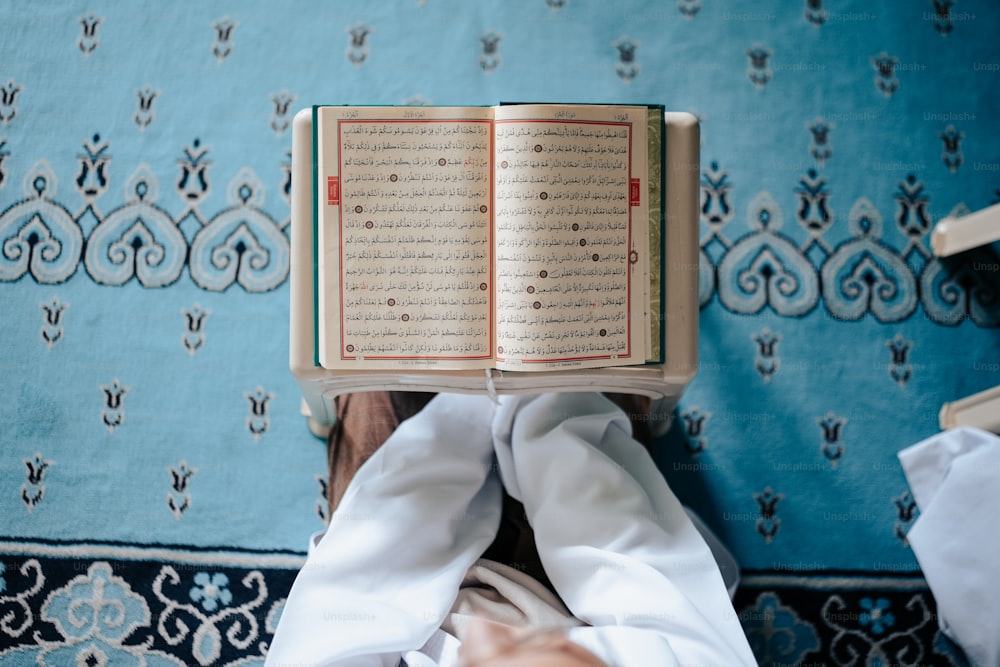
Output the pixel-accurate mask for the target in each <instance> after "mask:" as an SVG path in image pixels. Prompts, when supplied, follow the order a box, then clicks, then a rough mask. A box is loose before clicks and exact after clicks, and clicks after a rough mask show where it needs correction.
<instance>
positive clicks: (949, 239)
mask: <svg viewBox="0 0 1000 667" xmlns="http://www.w3.org/2000/svg"><path fill="white" fill-rule="evenodd" d="M996 241H1000V204H994V205H993V206H989V207H987V208H984V209H981V210H979V211H976V212H974V213H969V214H968V215H963V216H961V217H951V216H949V217H946V218H943V219H941V220H940V221H939V222H938V223H937V225H935V226H934V231H933V232H932V234H931V249H932V250H933V251H934V254H935V256H937V257H948V256H950V255H954V254H956V253H960V252H962V251H965V250H971V249H972V248H977V247H979V246H984V245H987V244H990V243H994V242H996ZM938 425H939V426H940V427H941V429H942V430H944V429H949V428H957V427H959V426H974V427H976V428H981V429H984V430H987V431H992V432H994V433H1000V385H998V386H996V387H993V388H992V389H986V390H985V391H981V392H979V393H976V394H973V395H971V396H966V397H965V398H961V399H959V400H957V401H950V402H947V403H945V404H943V405H942V406H941V411H940V413H939V414H938Z"/></svg>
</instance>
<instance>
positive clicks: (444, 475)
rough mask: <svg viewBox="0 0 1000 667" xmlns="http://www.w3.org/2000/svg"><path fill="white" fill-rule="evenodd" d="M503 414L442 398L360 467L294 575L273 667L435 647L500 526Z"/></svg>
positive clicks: (393, 659)
mask: <svg viewBox="0 0 1000 667" xmlns="http://www.w3.org/2000/svg"><path fill="white" fill-rule="evenodd" d="M494 410H495V406H494V404H493V403H492V402H490V401H489V399H487V398H486V397H482V396H459V395H438V396H436V397H435V398H434V399H433V400H431V401H430V402H429V403H428V404H427V405H426V406H425V407H424V408H423V409H422V410H420V411H419V412H418V413H417V414H416V415H414V416H413V417H411V418H410V419H407V420H405V421H403V422H402V423H400V425H399V426H398V428H396V430H395V431H394V432H393V433H392V435H390V436H389V438H388V439H387V440H386V441H385V442H384V443H383V444H382V446H380V447H378V448H377V450H376V451H375V453H374V454H372V455H371V457H370V458H369V459H368V460H367V461H365V462H364V463H362V464H361V465H360V466H359V467H358V468H357V470H356V472H355V474H354V476H353V478H352V479H351V481H350V483H349V484H348V486H347V488H346V490H345V491H344V492H343V494H342V495H341V497H340V499H339V502H338V504H337V507H336V510H335V512H334V513H333V515H332V516H331V519H330V525H329V528H328V529H327V531H326V535H325V536H324V537H323V539H322V540H321V541H320V542H319V544H317V545H316V546H315V548H314V549H313V550H312V552H311V553H310V556H309V558H308V560H307V561H306V563H305V565H304V566H303V567H302V570H301V571H300V572H299V574H298V576H297V577H296V580H295V583H294V584H293V586H292V590H291V592H290V593H289V597H288V601H287V603H286V605H285V608H284V610H283V611H282V615H281V620H280V623H279V626H278V631H277V632H276V634H275V637H274V641H273V643H272V645H271V648H270V651H269V653H268V661H269V662H268V664H269V665H270V664H275V665H277V664H285V663H302V664H327V663H331V662H335V661H337V660H344V659H347V658H352V657H353V658H356V660H355V661H354V662H350V663H349V664H352V665H355V664H356V665H362V664H363V665H385V664H392V665H394V664H396V663H397V662H398V659H399V655H400V652H401V651H405V650H411V649H416V648H419V647H420V646H422V645H423V643H424V642H426V641H427V639H428V638H429V637H430V636H431V635H432V634H433V633H434V631H435V630H436V629H437V628H438V627H439V626H440V624H441V621H442V619H443V618H444V616H445V614H447V612H448V611H449V608H450V606H451V604H452V603H453V602H454V599H455V596H456V595H457V593H458V589H459V585H460V584H461V582H462V579H463V578H464V576H465V574H466V572H467V571H468V568H469V566H470V565H471V564H472V563H473V562H474V561H475V560H476V559H477V558H478V557H479V555H480V554H482V553H483V550H484V549H486V547H487V546H488V545H489V544H490V542H491V541H492V540H493V538H494V537H495V534H496V529H497V525H498V524H499V521H500V511H501V485H500V480H499V478H498V476H497V474H496V472H495V465H494V450H493V441H492V435H491V423H492V418H493V413H494ZM361 656H367V657H366V658H364V659H362V658H361ZM338 664H340V663H338Z"/></svg>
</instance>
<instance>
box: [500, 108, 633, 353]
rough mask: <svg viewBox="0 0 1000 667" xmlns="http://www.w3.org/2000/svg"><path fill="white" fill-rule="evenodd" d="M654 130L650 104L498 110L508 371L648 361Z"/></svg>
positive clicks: (503, 317)
mask: <svg viewBox="0 0 1000 667" xmlns="http://www.w3.org/2000/svg"><path fill="white" fill-rule="evenodd" d="M646 124H647V110H646V108H645V107H605V106H588V105H511V106H501V107H499V108H498V109H497V111H496V122H495V135H496V141H495V146H494V170H495V176H494V180H495V184H496V185H495V192H494V198H495V201H496V222H495V226H496V232H495V233H496V242H495V245H496V256H495V275H496V285H497V287H496V313H497V314H496V326H497V348H496V355H497V360H498V363H497V367H498V368H502V369H505V370H548V369H553V368H567V367H569V368H572V367H597V366H615V365H627V364H642V363H645V361H646V359H647V347H648V345H647V343H648V341H649V338H650V337H649V319H648V318H649V316H650V313H649V298H648V294H649V274H648V265H649V251H648V242H649V236H648V225H649V220H648V208H647V207H648V202H647V199H648V182H647V179H648V174H647V172H648V161H647V153H648V146H647V141H646Z"/></svg>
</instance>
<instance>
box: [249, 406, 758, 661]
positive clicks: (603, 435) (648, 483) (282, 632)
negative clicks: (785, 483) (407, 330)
mask: <svg viewBox="0 0 1000 667" xmlns="http://www.w3.org/2000/svg"><path fill="white" fill-rule="evenodd" d="M501 485H502V486H504V487H506V489H507V491H508V493H509V494H510V495H511V496H513V497H514V498H515V499H517V500H519V501H521V502H522V503H523V504H524V508H525V512H526V514H527V517H528V521H529V523H530V525H531V526H532V528H533V530H534V533H535V540H536V544H537V548H538V552H539V556H540V557H541V560H542V564H543V565H544V567H545V571H546V573H547V574H548V575H549V578H550V579H551V581H552V584H553V585H554V587H555V588H556V590H557V592H558V593H559V595H560V597H561V598H562V600H563V601H564V602H565V603H566V606H567V607H568V608H569V610H570V611H571V612H572V614H573V615H574V616H575V617H576V618H578V619H579V620H580V621H582V622H583V623H585V624H586V625H585V626H582V627H576V628H571V629H570V630H569V631H568V632H569V637H570V639H572V640H573V641H575V642H577V643H579V644H581V645H582V646H584V647H585V648H587V649H588V650H590V651H591V652H592V653H594V654H595V655H597V656H598V657H600V658H601V659H602V660H604V661H605V662H607V663H608V665H611V666H612V667H627V666H628V667H630V666H633V665H657V666H658V667H668V666H670V665H686V664H699V665H725V666H727V667H733V666H738V665H756V661H755V659H754V657H753V655H752V653H751V651H750V648H749V645H748V643H747V640H746V637H745V635H744V634H743V631H742V628H741V627H740V624H739V621H738V618H737V616H736V613H735V611H734V609H733V606H732V603H731V601H730V599H729V595H728V593H727V591H726V587H725V584H724V583H723V579H722V576H721V574H720V572H719V569H718V566H717V564H716V561H715V559H714V558H713V556H712V554H711V551H710V550H709V548H708V546H707V544H706V543H705V540H704V539H703V538H702V537H701V535H700V534H699V532H698V531H697V530H696V528H695V527H694V525H693V524H692V522H691V520H690V518H689V517H688V515H687V513H686V512H685V511H684V508H683V507H682V506H681V504H680V503H679V501H678V500H677V498H676V496H674V494H673V493H672V492H671V491H670V489H669V487H668V486H667V485H666V482H665V481H664V480H663V477H662V475H661V474H660V472H659V471H658V470H657V469H656V467H655V465H654V464H653V462H652V460H651V459H650V457H649V456H648V454H647V453H646V451H645V450H644V448H643V447H642V445H641V444H639V443H638V442H637V441H635V440H634V439H633V438H632V437H631V426H630V423H629V420H628V417H627V416H626V415H625V414H624V412H622V410H621V409H620V408H618V407H617V406H616V405H614V404H613V403H612V402H611V401H609V400H608V399H607V398H605V397H604V396H602V395H600V394H590V393H586V394H581V393H564V394H545V395H541V396H504V397H502V398H501V399H500V405H499V407H498V406H496V405H494V403H492V402H491V401H490V400H489V399H488V398H487V397H485V396H464V395H450V394H440V395H438V396H436V397H435V398H434V399H433V400H432V401H431V402H430V403H429V404H428V405H427V406H426V407H425V408H424V409H423V410H422V411H421V412H420V413H418V414H417V415H416V416H414V417H412V418H411V419H408V420H406V421H405V422H403V423H402V424H401V425H400V426H399V428H398V429H397V430H396V431H395V432H394V433H393V435H392V436H391V437H390V438H389V439H388V440H387V441H386V442H385V444H384V445H383V446H382V447H381V448H379V450H378V451H377V452H376V453H375V455H374V456H372V458H371V459H369V460H368V461H367V462H366V463H365V464H364V465H363V466H362V467H361V468H360V469H359V470H358V472H357V474H356V476H355V478H354V479H353V480H352V482H351V484H350V485H349V487H348V489H347V492H346V493H345V495H344V497H343V499H342V500H341V502H340V505H339V506H338V508H337V511H336V512H335V513H334V515H333V517H332V518H331V523H330V527H329V529H328V530H327V533H326V535H325V536H324V537H323V539H322V540H321V541H320V543H319V544H318V545H317V546H316V548H315V549H314V550H313V552H312V553H311V554H310V556H309V558H308V559H307V561H306V564H305V565H304V566H303V568H302V571H301V572H300V573H299V575H298V577H297V578H296V580H295V583H294V585H293V586H292V590H291V592H290V593H289V597H288V601H287V603H286V605H285V608H284V611H283V612H282V615H281V619H280V621H279V625H278V629H277V632H276V634H275V637H274V641H273V643H272V645H271V647H270V650H269V652H268V657H267V662H266V665H267V667H281V666H282V665H285V666H290V665H316V666H327V665H336V666H337V667H346V666H350V667H362V666H365V667H369V666H372V667H374V666H379V667H396V666H397V665H398V664H399V662H400V660H401V659H405V660H406V662H407V664H408V665H410V667H423V666H425V665H427V666H431V665H435V666H440V667H445V666H447V665H451V664H454V660H455V656H456V652H457V648H458V645H459V643H458V641H457V639H455V638H454V637H453V636H451V635H449V634H447V633H445V632H444V631H443V630H441V629H440V625H441V623H442V621H443V619H444V618H445V617H446V615H447V614H448V613H449V611H450V609H451V606H452V603H453V602H454V601H455V598H456V595H457V593H458V590H459V586H460V584H461V582H462V579H463V577H464V576H465V574H466V572H467V570H468V569H469V567H470V566H471V565H472V564H473V563H474V562H475V561H476V560H477V559H478V558H479V556H480V555H481V554H482V553H483V551H484V550H485V549H486V547H487V546H489V544H490V543H491V542H492V540H493V537H494V536H495V534H496V531H497V527H498V525H499V521H500V513H501Z"/></svg>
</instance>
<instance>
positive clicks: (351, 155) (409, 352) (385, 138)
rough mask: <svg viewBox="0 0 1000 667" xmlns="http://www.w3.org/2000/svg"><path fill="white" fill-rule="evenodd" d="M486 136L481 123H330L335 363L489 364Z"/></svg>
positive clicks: (488, 130) (484, 124) (394, 365)
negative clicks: (335, 127) (334, 134)
mask: <svg viewBox="0 0 1000 667" xmlns="http://www.w3.org/2000/svg"><path fill="white" fill-rule="evenodd" d="M490 134H491V125H490V123H489V122H488V121H485V120H482V121H475V120H473V121H463V120H442V119H427V120H370V119H358V120H341V121H340V123H339V146H340V173H339V195H340V201H339V235H340V239H339V256H338V257H337V260H338V262H339V286H338V289H339V296H340V318H339V322H340V329H341V331H340V336H339V338H340V347H339V351H338V355H339V358H340V360H342V361H345V362H352V361H355V362H358V361H364V362H365V367H367V368H399V367H407V366H415V367H420V366H424V367H426V366H431V367H435V366H436V367H441V368H461V367H468V366H467V365H463V363H462V362H463V361H464V362H470V361H471V362H476V361H477V360H478V363H479V366H480V367H483V366H487V365H491V362H490V361H489V360H490V359H491V358H492V354H491V333H492V331H491V330H492V324H491V322H492V315H491V312H492V304H491V300H492V296H491V295H492V289H493V286H492V275H491V271H490V257H491V249H490V246H491V220H492V217H491V211H490V206H491V198H490V194H491V184H490V165H489V155H490V146H491V137H490ZM328 233H329V230H328ZM484 360H485V361H484ZM379 361H383V362H385V364H379V363H378V362H379ZM369 362H372V363H369Z"/></svg>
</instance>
